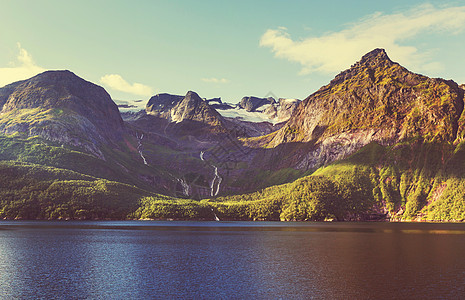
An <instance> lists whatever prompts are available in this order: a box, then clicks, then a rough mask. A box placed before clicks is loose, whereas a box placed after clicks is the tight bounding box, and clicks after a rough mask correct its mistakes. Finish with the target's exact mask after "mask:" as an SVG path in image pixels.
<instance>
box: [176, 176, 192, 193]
mask: <svg viewBox="0 0 465 300" xmlns="http://www.w3.org/2000/svg"><path fill="white" fill-rule="evenodd" d="M176 179H177V180H178V181H179V182H180V183H181V186H182V192H183V194H184V195H185V196H189V193H190V186H189V184H187V182H186V181H185V180H184V179H182V178H176Z"/></svg>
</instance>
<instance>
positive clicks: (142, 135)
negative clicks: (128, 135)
mask: <svg viewBox="0 0 465 300" xmlns="http://www.w3.org/2000/svg"><path fill="white" fill-rule="evenodd" d="M136 138H137V151H139V155H140V157H142V160H143V161H144V165H148V163H147V161H146V160H145V157H144V155H143V154H142V139H143V138H144V134H143V133H142V134H141V135H140V136H139V135H138V134H137V132H136Z"/></svg>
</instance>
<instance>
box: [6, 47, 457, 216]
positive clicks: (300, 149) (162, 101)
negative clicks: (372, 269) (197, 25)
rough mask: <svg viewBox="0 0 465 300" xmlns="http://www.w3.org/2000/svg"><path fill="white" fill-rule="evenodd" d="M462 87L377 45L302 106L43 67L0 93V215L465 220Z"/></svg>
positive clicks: (291, 101) (293, 100) (295, 100)
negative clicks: (152, 89) (177, 91)
mask: <svg viewBox="0 0 465 300" xmlns="http://www.w3.org/2000/svg"><path fill="white" fill-rule="evenodd" d="M464 90H465V87H464V86H463V85H458V84H457V83H455V82H454V81H452V80H443V79H438V78H434V79H433V78H428V77H426V76H423V75H419V74H415V73H412V72H410V71H408V70H407V69H405V68H403V67H402V66H400V65H399V64H397V63H395V62H392V61H391V60H390V59H389V57H388V55H387V54H386V52H385V51H384V50H383V49H375V50H373V51H371V52H370V53H368V54H366V55H364V56H363V57H362V58H361V60H360V61H359V62H357V63H355V64H354V65H353V66H352V67H351V68H350V69H348V70H346V71H343V72H342V73H340V74H339V75H337V76H336V77H335V78H334V79H333V80H332V81H331V82H330V83H329V84H328V85H326V86H323V87H322V88H320V89H319V90H318V91H316V92H315V93H313V94H311V95H310V96H308V97H307V98H306V99H305V100H303V101H300V100H298V99H274V98H258V97H253V96H246V97H244V98H242V99H241V100H240V102H239V103H238V104H236V105H232V104H228V103H223V102H222V101H221V98H214V99H204V98H201V97H200V96H199V95H198V94H197V93H195V92H193V91H188V92H187V93H186V95H184V96H182V95H172V94H158V95H155V96H153V97H151V98H150V99H149V100H148V101H147V102H146V103H145V104H144V101H142V102H141V101H140V100H137V101H132V102H122V101H118V103H119V107H118V105H117V104H116V103H115V102H114V101H113V100H112V99H111V97H110V96H109V95H108V93H107V92H106V91H105V90H104V89H103V88H102V87H99V86H97V85H95V84H93V83H91V82H88V81H85V80H84V79H81V78H79V77H78V76H76V75H75V74H73V73H72V72H69V71H47V72H44V73H42V74H39V75H37V76H35V77H33V78H31V79H28V80H24V81H20V82H16V83H13V84H10V85H7V86H5V87H3V88H0V108H1V112H0V132H1V136H0V143H1V149H0V176H1V177H2V178H0V180H1V182H2V183H0V217H3V218H18V219H24V218H26V219H36V218H39V219H105V218H111V219H128V218H129V219H141V218H142V219H143V218H149V219H157V218H161V219H166V218H172V219H214V218H215V216H217V217H219V218H220V219H231V220H325V219H326V220H438V221H461V220H464V219H465V180H464V178H465V177H464V176H465V153H464V150H463V149H464V147H463V144H464V141H463V139H464V133H465V128H464V124H465V122H464V120H465V116H464V112H463V111H464ZM143 105H144V106H143ZM141 108H143V109H141Z"/></svg>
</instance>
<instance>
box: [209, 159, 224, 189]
mask: <svg viewBox="0 0 465 300" xmlns="http://www.w3.org/2000/svg"><path fill="white" fill-rule="evenodd" d="M212 167H213V168H214V169H215V177H213V180H212V182H211V183H210V188H211V196H212V197H216V196H217V195H218V193H219V192H220V184H221V181H222V180H223V178H221V176H220V175H218V168H217V167H216V166H214V165H212ZM215 183H216V191H215Z"/></svg>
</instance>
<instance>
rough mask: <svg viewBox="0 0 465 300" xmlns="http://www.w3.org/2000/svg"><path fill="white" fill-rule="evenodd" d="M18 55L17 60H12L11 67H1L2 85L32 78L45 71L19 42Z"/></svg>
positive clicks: (0, 77)
mask: <svg viewBox="0 0 465 300" xmlns="http://www.w3.org/2000/svg"><path fill="white" fill-rule="evenodd" d="M18 50H19V53H18V56H17V57H16V60H15V61H12V62H10V67H5V68H0V87H3V86H5V85H7V84H10V83H12V82H16V81H19V80H24V79H28V78H31V77H33V76H35V75H37V74H39V73H42V72H44V71H45V69H44V68H42V67H40V66H38V65H36V63H35V62H34V60H33V59H32V56H31V55H30V54H29V53H28V52H27V51H26V49H24V48H22V47H21V44H20V43H18Z"/></svg>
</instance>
